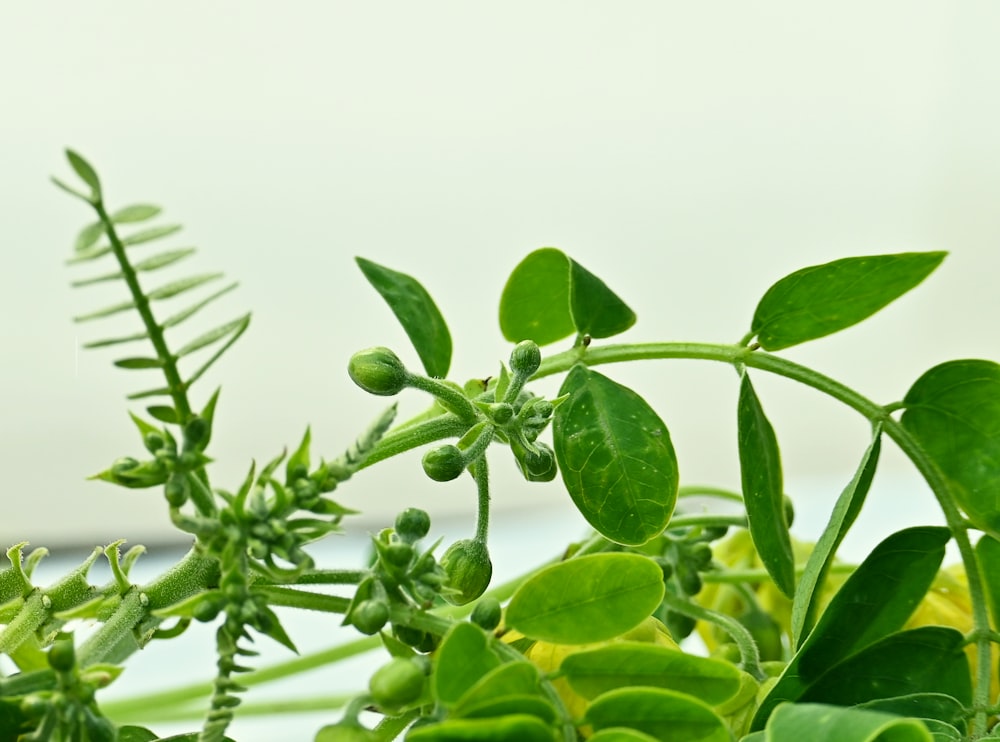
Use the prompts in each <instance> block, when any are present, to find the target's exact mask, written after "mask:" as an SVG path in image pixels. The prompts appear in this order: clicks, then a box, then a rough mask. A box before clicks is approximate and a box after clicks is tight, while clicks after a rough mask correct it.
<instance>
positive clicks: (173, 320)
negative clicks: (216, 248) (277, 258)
mask: <svg viewBox="0 0 1000 742" xmlns="http://www.w3.org/2000/svg"><path fill="white" fill-rule="evenodd" d="M237 286H239V283H237V282H235V281H234V282H233V283H231V284H229V285H228V286H226V287H225V288H222V289H219V290H218V291H216V292H215V293H214V294H211V295H209V296H207V297H205V298H204V299H202V300H200V301H199V302H197V303H196V304H192V305H191V306H189V307H187V308H186V309H182V310H181V311H179V312H177V313H176V314H172V315H170V316H169V317H167V318H166V319H165V320H163V321H162V322H161V323H160V326H161V327H163V328H164V329H166V328H167V327H173V326H174V325H179V324H180V323H181V322H183V321H184V320H186V319H187V318H188V317H190V316H191V315H192V314H194V313H195V312H197V311H199V310H201V309H203V308H204V307H205V306H207V305H208V304H210V303H211V302H213V301H215V300H216V299H218V298H219V297H220V296H223V295H225V294H228V293H229V292H230V291H232V290H233V289H235V288H236V287H237Z"/></svg>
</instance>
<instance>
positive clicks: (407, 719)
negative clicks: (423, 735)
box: [375, 710, 420, 742]
mask: <svg viewBox="0 0 1000 742" xmlns="http://www.w3.org/2000/svg"><path fill="white" fill-rule="evenodd" d="M418 716H420V711H419V710H413V711H407V712H406V713H405V714H402V715H401V716H384V717H382V721H380V722H379V723H378V724H376V725H375V733H376V734H377V735H378V738H379V742H392V740H394V739H396V737H398V736H399V735H400V734H401V733H402V731H403V730H404V729H406V727H408V726H409V725H410V724H411V723H412V722H414V721H416V720H417V717H418Z"/></svg>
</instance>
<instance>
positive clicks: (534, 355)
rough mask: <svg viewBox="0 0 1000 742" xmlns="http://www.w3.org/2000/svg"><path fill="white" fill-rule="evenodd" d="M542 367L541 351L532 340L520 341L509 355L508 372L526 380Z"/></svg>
mask: <svg viewBox="0 0 1000 742" xmlns="http://www.w3.org/2000/svg"><path fill="white" fill-rule="evenodd" d="M540 365H542V351H540V350H539V349H538V344H537V343H535V342H534V341H533V340H522V341H521V342H520V343H518V344H517V345H515V346H514V350H513V351H511V354H510V370H511V371H513V372H514V373H515V374H517V375H518V376H522V377H524V378H527V377H529V376H531V375H532V374H533V373H535V371H537V370H538V367H539V366H540Z"/></svg>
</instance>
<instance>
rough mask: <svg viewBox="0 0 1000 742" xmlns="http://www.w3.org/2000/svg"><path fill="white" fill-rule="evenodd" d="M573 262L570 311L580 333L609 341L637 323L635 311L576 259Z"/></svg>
mask: <svg viewBox="0 0 1000 742" xmlns="http://www.w3.org/2000/svg"><path fill="white" fill-rule="evenodd" d="M570 263H571V269H570V309H571V311H572V314H573V324H574V325H575V326H576V331H577V332H578V333H579V334H581V335H590V336H591V337H594V338H607V337H611V336H612V335H617V334H619V333H621V332H625V330H627V329H628V328H630V327H631V326H632V325H634V324H635V312H633V311H632V310H631V309H629V307H628V305H627V304H625V302H623V301H622V300H621V299H620V298H618V295H617V294H615V292H613V291H612V290H611V289H609V288H608V287H607V284H605V283H604V281H602V280H601V279H600V278H598V277H597V276H595V275H594V274H593V273H591V272H590V271H588V270H587V269H586V268H584V267H583V266H582V265H580V264H579V263H577V262H576V261H575V260H571V261H570Z"/></svg>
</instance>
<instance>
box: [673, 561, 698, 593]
mask: <svg viewBox="0 0 1000 742" xmlns="http://www.w3.org/2000/svg"><path fill="white" fill-rule="evenodd" d="M682 567H683V565H682ZM677 580H678V582H679V583H680V586H681V590H683V591H684V592H685V594H687V595H697V594H698V593H700V592H701V587H702V581H701V575H700V574H698V572H697V571H696V570H693V569H683V568H682V569H678V570H677Z"/></svg>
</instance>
